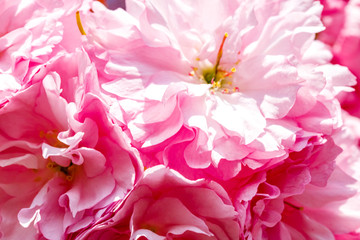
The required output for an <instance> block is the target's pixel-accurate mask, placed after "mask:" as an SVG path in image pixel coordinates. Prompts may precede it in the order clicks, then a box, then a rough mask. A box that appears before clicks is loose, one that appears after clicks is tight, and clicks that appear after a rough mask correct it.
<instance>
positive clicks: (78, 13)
mask: <svg viewBox="0 0 360 240" xmlns="http://www.w3.org/2000/svg"><path fill="white" fill-rule="evenodd" d="M76 23H77V25H78V28H79V31H80V33H81V35H86V33H85V31H84V28H83V26H82V24H81V19H80V12H79V11H77V12H76Z"/></svg>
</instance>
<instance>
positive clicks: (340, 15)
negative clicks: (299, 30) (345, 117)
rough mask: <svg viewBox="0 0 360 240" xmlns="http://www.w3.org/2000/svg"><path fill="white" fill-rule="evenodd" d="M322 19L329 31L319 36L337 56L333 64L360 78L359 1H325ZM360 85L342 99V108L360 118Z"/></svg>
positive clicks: (323, 2)
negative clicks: (347, 69)
mask: <svg viewBox="0 0 360 240" xmlns="http://www.w3.org/2000/svg"><path fill="white" fill-rule="evenodd" d="M321 3H322V4H323V5H324V11H323V13H322V20H323V22H324V24H325V26H326V30H325V31H324V32H322V33H320V34H319V36H318V38H319V40H321V41H323V42H324V43H326V44H328V45H329V47H330V49H331V51H332V52H333V54H334V58H333V60H332V61H333V62H334V63H338V64H341V65H344V66H346V67H348V68H349V69H350V70H351V72H352V73H353V74H355V76H356V77H357V78H358V79H359V77H360V68H359V65H358V62H359V53H360V30H359V25H360V17H359V16H360V15H359V13H360V1H358V0H350V1H345V0H337V1H327V0H323V1H321ZM358 85H359V84H357V86H356V87H355V89H356V91H355V92H353V93H350V94H344V95H342V96H341V102H342V107H343V108H344V109H345V110H346V111H348V112H349V113H351V114H352V115H355V116H358V117H359V116H360V111H359V108H358V106H357V105H358V104H357V102H358V101H359V100H360V91H359V86H358Z"/></svg>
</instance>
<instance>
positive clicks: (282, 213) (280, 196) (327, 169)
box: [226, 139, 360, 240]
mask: <svg viewBox="0 0 360 240" xmlns="http://www.w3.org/2000/svg"><path fill="white" fill-rule="evenodd" d="M340 152H341V149H340V148H339V147H337V146H336V145H335V144H334V141H333V140H331V139H313V142H312V144H309V145H308V146H307V147H306V148H304V149H303V150H302V151H301V152H298V153H295V152H294V153H292V154H290V156H289V158H288V159H286V160H285V161H284V163H283V164H281V165H279V166H277V167H275V168H273V169H270V170H268V171H267V172H266V173H264V172H258V173H254V172H252V173H251V172H250V173H248V174H247V175H245V176H240V175H239V176H237V179H232V180H231V181H230V182H228V183H226V184H227V187H226V189H230V190H231V194H230V197H231V198H232V199H233V201H234V205H235V207H236V209H237V211H238V212H239V213H240V214H239V216H241V217H240V218H239V221H240V223H241V227H242V229H243V230H244V232H243V233H242V237H241V238H240V239H259V240H260V239H335V237H336V236H341V235H346V234H350V233H353V232H355V230H357V229H358V227H359V226H360V221H359V219H358V217H356V214H349V213H348V212H345V211H344V210H343V208H344V207H345V205H347V204H348V200H351V199H352V198H353V197H354V196H355V194H356V191H355V189H354V188H353V186H354V183H356V180H355V179H354V178H352V177H350V175H347V174H346V173H345V172H344V171H343V170H341V169H340V168H339V167H338V166H336V165H335V161H334V160H335V158H336V157H337V156H338V155H339V153H340ZM339 156H341V155H339ZM228 191H229V190H228ZM352 206H354V205H352Z"/></svg>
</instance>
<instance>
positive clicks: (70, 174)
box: [40, 130, 76, 181]
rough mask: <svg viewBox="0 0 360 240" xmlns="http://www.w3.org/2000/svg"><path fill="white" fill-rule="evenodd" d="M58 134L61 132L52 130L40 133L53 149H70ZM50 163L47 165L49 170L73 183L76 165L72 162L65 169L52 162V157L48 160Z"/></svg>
mask: <svg viewBox="0 0 360 240" xmlns="http://www.w3.org/2000/svg"><path fill="white" fill-rule="evenodd" d="M58 134H59V131H58V130H50V131H47V132H46V133H45V132H44V131H40V138H43V139H45V142H46V143H47V144H49V145H51V146H53V147H56V148H68V147H69V145H67V144H65V143H63V142H61V141H60V140H59V139H58V137H57V136H58ZM48 161H49V162H48V163H47V165H46V167H47V168H48V169H51V170H53V171H54V172H55V173H60V174H61V175H63V176H64V177H65V179H66V180H67V181H72V180H73V178H74V174H75V170H76V165H74V164H73V163H72V162H70V164H69V166H67V167H64V166H61V165H59V164H57V163H56V162H54V161H52V160H51V157H49V158H48Z"/></svg>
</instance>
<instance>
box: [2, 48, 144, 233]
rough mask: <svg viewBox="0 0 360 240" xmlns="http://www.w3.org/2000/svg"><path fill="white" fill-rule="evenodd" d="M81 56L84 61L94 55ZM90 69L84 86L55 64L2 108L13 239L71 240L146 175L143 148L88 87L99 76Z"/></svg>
mask: <svg viewBox="0 0 360 240" xmlns="http://www.w3.org/2000/svg"><path fill="white" fill-rule="evenodd" d="M81 56H83V57H82V58H81V57H79V59H78V60H79V61H81V62H86V57H84V56H86V55H81ZM70 62H71V61H70ZM78 65H80V66H81V64H78ZM62 66H63V67H64V66H65V65H62ZM49 67H51V66H49ZM89 67H90V68H91V65H90V66H84V69H88V68H89ZM53 69H56V68H55V67H54V66H53ZM80 69H81V67H80ZM84 69H81V70H82V72H83V73H82V75H81V76H82V77H83V79H82V80H84V79H86V80H87V81H86V83H84V84H74V83H76V82H72V83H73V84H74V85H73V86H72V87H73V88H76V87H77V88H76V90H77V91H74V89H73V88H70V87H68V86H69V84H64V83H63V82H64V81H65V80H68V79H66V78H65V76H66V75H64V79H61V77H60V76H59V74H58V73H56V72H53V71H50V72H49V73H48V74H46V75H45V76H44V78H43V80H39V81H36V83H34V84H32V85H31V86H30V87H28V88H27V89H25V90H23V91H20V92H18V93H16V94H15V95H14V96H13V97H12V98H11V99H10V100H9V102H8V103H7V104H6V105H5V106H4V107H3V108H1V109H0V132H1V134H0V141H1V144H0V145H1V147H0V172H1V174H0V192H1V193H2V194H1V195H2V197H1V199H0V200H1V201H0V215H1V219H2V221H1V222H0V231H1V233H2V236H3V237H4V238H5V239H21V238H31V239H35V237H36V236H39V237H41V239H51V240H56V239H63V238H64V237H65V236H66V234H68V233H71V232H74V231H77V230H79V229H81V228H83V227H85V226H87V225H89V224H90V223H92V222H93V221H95V220H96V219H97V218H98V217H99V216H100V215H101V213H102V211H103V208H104V207H106V206H107V205H108V204H110V203H112V202H113V201H114V200H116V199H122V198H123V197H124V196H125V195H126V194H127V192H128V191H129V190H130V189H131V188H132V186H133V184H134V183H135V181H136V178H137V177H138V176H140V174H141V170H142V167H141V164H140V163H139V162H138V160H137V154H136V151H135V150H134V149H132V148H131V147H130V146H129V143H128V140H127V138H126V136H125V135H124V134H123V132H122V130H121V128H120V127H119V126H117V125H114V124H113V122H112V120H111V119H110V117H109V114H108V109H107V107H106V105H105V104H104V102H103V101H102V100H101V99H100V98H99V97H97V96H95V95H94V94H92V93H89V92H88V89H92V88H91V87H90V86H87V85H89V84H93V82H94V81H95V80H96V79H95V80H94V79H91V77H95V76H94V75H91V71H84ZM93 72H94V71H92V73H93ZM39 74H40V73H39ZM69 75H71V73H69ZM69 75H68V76H69ZM69 80H74V78H69ZM80 80H81V79H80ZM79 82H80V83H81V81H79ZM60 86H64V88H63V90H64V91H63V92H62V91H61V89H60ZM81 88H83V90H82V91H80V90H81ZM78 91H80V94H79V93H78V95H77V97H76V99H75V96H76V95H75V94H74V93H76V92H78ZM81 92H82V93H81ZM69 96H72V98H70V97H69ZM14 176H16V177H14ZM20 224H21V225H20Z"/></svg>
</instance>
